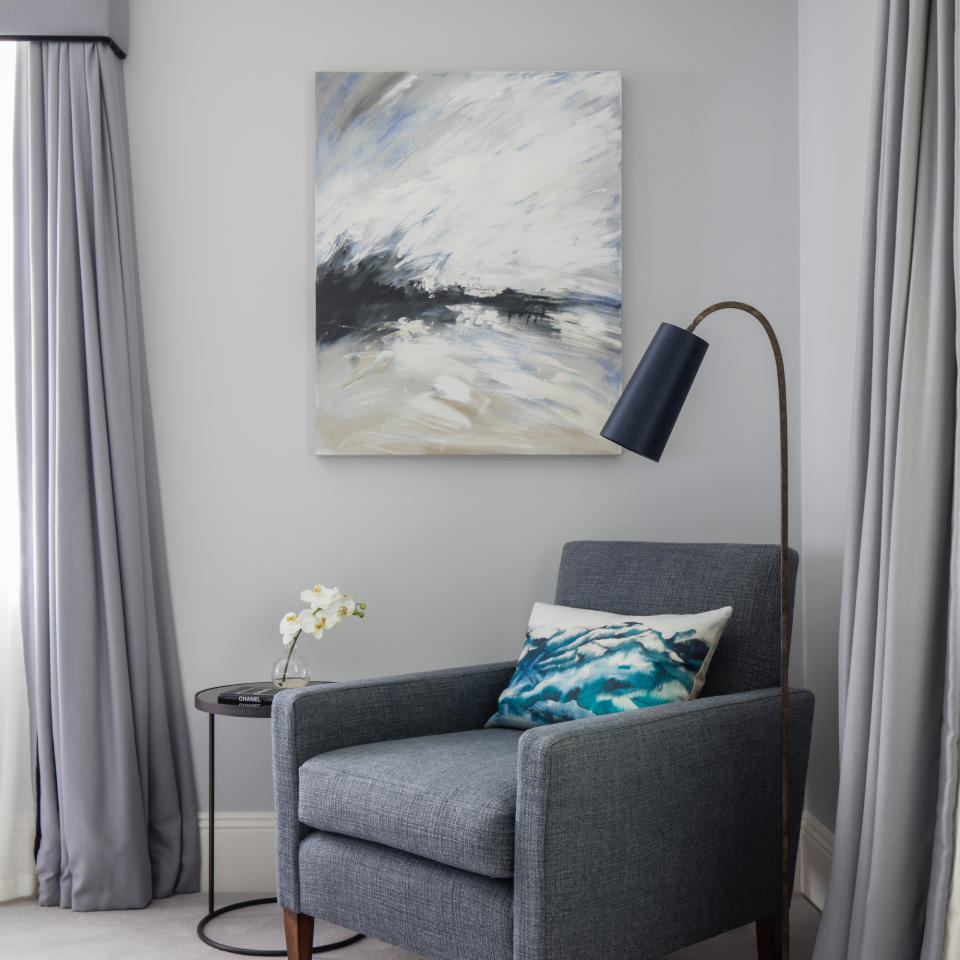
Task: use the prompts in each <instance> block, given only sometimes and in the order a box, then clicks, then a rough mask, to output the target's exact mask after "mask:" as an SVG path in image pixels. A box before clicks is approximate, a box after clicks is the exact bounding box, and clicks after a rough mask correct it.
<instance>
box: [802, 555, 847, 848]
mask: <svg viewBox="0 0 960 960" xmlns="http://www.w3.org/2000/svg"><path fill="white" fill-rule="evenodd" d="M802 578H803V585H802V594H801V596H802V600H803V606H802V616H803V620H802V639H803V647H802V650H801V651H800V655H801V658H802V663H803V683H804V686H806V687H808V688H809V689H810V690H812V691H813V692H814V694H815V695H816V698H817V708H816V710H815V711H814V717H813V739H812V741H811V744H810V768H809V770H808V772H807V803H806V806H807V808H808V809H809V810H810V812H811V813H813V815H814V816H815V817H816V818H817V819H818V820H820V821H821V822H822V823H823V824H824V825H825V826H827V827H828V828H829V829H830V830H833V829H834V827H835V822H836V807H837V783H838V782H839V763H840V759H839V748H838V739H839V731H838V716H837V711H838V702H839V698H838V692H837V688H838V683H837V651H838V644H839V633H840V596H841V592H842V587H843V553H842V550H841V549H840V548H839V547H834V548H830V549H825V550H824V549H821V550H818V549H816V548H811V547H809V546H807V547H805V550H804V556H803V562H802ZM808 598H809V599H810V602H809V603H808Z"/></svg>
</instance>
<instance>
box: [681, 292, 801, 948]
mask: <svg viewBox="0 0 960 960" xmlns="http://www.w3.org/2000/svg"><path fill="white" fill-rule="evenodd" d="M718 310H741V311H743V312H744V313H749V314H750V315H751V316H752V317H755V318H756V319H757V320H758V321H759V322H760V325H761V326H762V327H763V329H764V330H765V331H766V334H767V337H768V338H769V339H770V346H771V347H772V348H773V360H774V363H776V365H777V391H778V393H779V399H780V869H781V900H780V909H781V920H782V927H781V937H782V942H783V957H784V960H789V956H790V881H789V870H790V840H789V837H790V834H789V830H788V817H789V812H788V803H787V800H788V794H787V782H788V772H787V771H788V767H787V687H788V684H789V670H790V646H789V643H788V642H787V634H788V631H789V626H790V625H789V622H788V621H789V616H788V612H787V388H786V381H785V379H784V373H783V354H782V353H781V352H780V341H779V340H777V335H776V334H775V333H774V332H773V327H772V326H771V325H770V321H769V320H768V319H767V318H766V317H765V316H764V315H763V314H762V313H761V312H760V311H759V310H758V309H757V308H756V307H752V306H751V305H750V304H749V303H741V302H740V301H739V300H721V301H720V302H719V303H714V304H711V305H710V306H709V307H706V308H705V309H704V310H701V311H700V312H699V313H698V314H697V315H696V316H695V317H694V318H693V322H692V323H691V324H690V325H689V326H688V327H687V330H688V331H689V332H690V333H693V331H694V330H696V328H697V327H698V326H699V325H700V323H701V322H702V321H703V320H704V319H705V318H706V317H709V316H710V314H711V313H716V312H717V311H718Z"/></svg>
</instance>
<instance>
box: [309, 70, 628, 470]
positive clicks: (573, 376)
mask: <svg viewBox="0 0 960 960" xmlns="http://www.w3.org/2000/svg"><path fill="white" fill-rule="evenodd" d="M316 160H317V178H316V311H317V312H316V350H317V371H316V373H317V376H316V420H315V429H316V451H317V453H321V454H461V453H463V454H485V453H486V454H501V453H506V454H560V453H580V454H596V453H610V454H612V453H618V452H619V447H617V446H615V445H614V444H612V443H610V442H609V441H607V440H604V439H603V438H601V437H600V436H599V432H600V429H601V427H602V426H603V423H604V421H605V419H606V417H607V415H608V413H609V412H610V410H611V408H612V407H613V405H614V403H615V402H616V400H617V397H618V396H619V392H620V75H619V73H616V72H596V73H489V72H475V73H318V74H317V157H316Z"/></svg>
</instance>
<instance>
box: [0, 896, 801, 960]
mask: <svg viewBox="0 0 960 960" xmlns="http://www.w3.org/2000/svg"><path fill="white" fill-rule="evenodd" d="M250 896H251V897H253V896H256V894H251V895H250ZM245 898H246V897H245V896H244V895H236V896H234V895H232V894H225V895H224V898H223V901H222V902H223V903H227V902H231V901H233V900H242V899H245ZM206 902H207V897H206V894H200V893H195V894H189V895H186V896H179V897H170V898H169V899H167V900H157V901H155V902H154V903H153V904H151V905H150V906H149V907H147V908H146V909H145V910H118V911H113V912H109V913H73V912H72V911H70V910H60V909H59V908H57V907H39V906H37V903H36V901H34V900H13V901H10V902H9V903H3V904H0V956H3V957H9V958H11V960H14V958H16V960H55V958H56V960H60V958H70V960H215V958H217V957H228V956H231V954H227V953H222V952H220V951H217V950H214V949H213V948H211V947H208V946H207V945H206V944H204V943H201V942H200V940H198V939H197V935H196V926H197V921H198V920H199V919H200V917H201V916H202V915H203V914H204V913H206ZM217 905H218V906H221V905H222V903H221V902H220V901H219V899H218V903H217ZM790 917H791V923H792V935H791V938H790V940H791V946H792V948H793V949H792V950H791V957H792V960H810V957H811V955H812V954H813V941H814V938H815V937H816V932H817V925H818V923H819V921H820V914H819V913H818V912H817V910H816V909H814V907H812V906H811V905H810V904H809V903H808V902H807V901H806V900H804V899H803V898H802V897H799V896H798V897H795V898H794V901H793V907H792V909H791V911H790ZM207 930H208V933H209V935H210V936H212V937H215V938H216V939H218V940H222V941H225V942H227V943H232V944H235V945H238V946H244V947H255V948H261V949H268V950H269V949H280V948H282V946H283V935H282V932H281V921H280V914H279V909H278V907H277V906H276V904H269V905H264V906H260V907H251V908H249V909H245V910H239V911H236V912H234V913H228V914H227V915H226V916H225V917H222V918H218V919H217V920H214V921H213V922H212V923H211V924H210V926H209V927H208V928H207ZM338 934H339V936H344V935H345V934H344V932H343V931H341V930H340V928H338V927H333V926H330V925H329V924H321V923H318V924H317V933H316V939H315V943H323V942H325V941H329V940H333V939H335V938H337V936H338ZM756 955H757V953H756V941H755V939H754V932H753V926H749V927H743V928H741V929H740V930H734V931H731V932H730V933H726V934H724V935H723V936H721V937H715V938H714V939H713V940H707V941H705V942H704V943H701V944H697V945H696V946H694V947H688V948H687V949H686V950H681V951H680V952H679V953H673V954H670V958H669V960H754V958H756ZM317 956H319V957H330V958H331V960H332V958H343V960H420V958H419V957H418V956H417V954H414V953H410V952H409V951H407V950H400V949H398V948H397V947H391V946H388V945H387V944H385V943H380V942H379V941H378V940H370V939H366V940H360V941H359V942H357V943H355V944H353V945H352V946H349V947H344V948H343V949H341V950H336V951H331V952H330V953H326V954H318V955H317ZM584 960H600V958H584ZM611 960H620V958H611ZM624 960H626V958H624Z"/></svg>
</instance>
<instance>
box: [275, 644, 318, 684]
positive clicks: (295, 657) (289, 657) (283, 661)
mask: <svg viewBox="0 0 960 960" xmlns="http://www.w3.org/2000/svg"><path fill="white" fill-rule="evenodd" d="M272 677H273V683H274V685H275V686H277V687H283V688H284V689H286V688H287V687H305V686H306V685H307V684H308V683H309V682H310V664H309V663H307V661H306V659H305V658H304V657H303V655H302V654H301V652H300V650H299V649H298V645H297V644H294V645H293V647H292V648H290V649H287V648H284V651H283V654H282V655H281V657H280V659H279V660H277V662H276V663H275V664H274V665H273V673H272Z"/></svg>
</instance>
